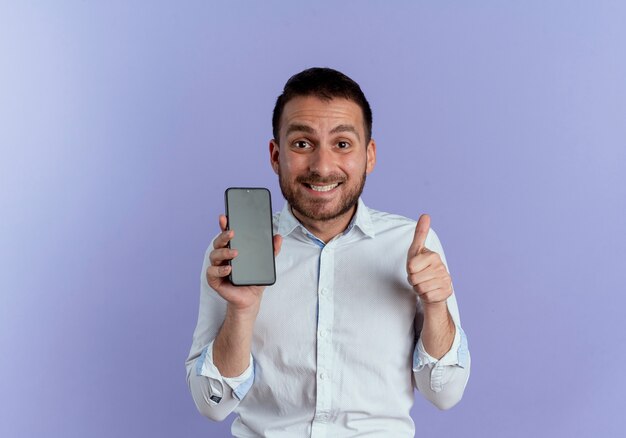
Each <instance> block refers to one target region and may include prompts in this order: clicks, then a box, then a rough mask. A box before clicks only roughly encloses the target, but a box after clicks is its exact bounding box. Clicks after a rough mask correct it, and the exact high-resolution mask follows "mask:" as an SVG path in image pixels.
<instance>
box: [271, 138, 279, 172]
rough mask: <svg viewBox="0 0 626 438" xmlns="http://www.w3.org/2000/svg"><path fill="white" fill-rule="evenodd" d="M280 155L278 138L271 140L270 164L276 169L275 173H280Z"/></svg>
mask: <svg viewBox="0 0 626 438" xmlns="http://www.w3.org/2000/svg"><path fill="white" fill-rule="evenodd" d="M279 157H280V147H279V146H278V143H277V142H276V140H274V139H271V140H270V164H271V165H272V169H274V173H275V174H276V175H278V159H279Z"/></svg>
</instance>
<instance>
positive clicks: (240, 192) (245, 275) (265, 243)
mask: <svg viewBox="0 0 626 438" xmlns="http://www.w3.org/2000/svg"><path fill="white" fill-rule="evenodd" d="M224 197H225V201H226V217H227V219H228V229H229V230H234V231H235V236H234V237H233V238H232V239H231V241H230V242H229V248H233V249H236V250H237V252H238V255H237V257H235V258H234V259H233V260H231V261H230V265H231V267H232V269H231V271H230V275H229V277H228V278H229V280H230V281H231V283H232V284H234V285H235V286H267V285H271V284H274V283H275V282H276V265H275V263H274V239H273V224H272V199H271V196H270V191H269V190H268V189H266V188H260V187H243V188H241V187H231V188H228V189H226V192H225V194H224Z"/></svg>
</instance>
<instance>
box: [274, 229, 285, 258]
mask: <svg viewBox="0 0 626 438" xmlns="http://www.w3.org/2000/svg"><path fill="white" fill-rule="evenodd" d="M282 246H283V236H281V235H280V234H275V235H274V257H276V256H277V255H278V253H280V248H281V247H282Z"/></svg>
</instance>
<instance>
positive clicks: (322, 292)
mask: <svg viewBox="0 0 626 438" xmlns="http://www.w3.org/2000/svg"><path fill="white" fill-rule="evenodd" d="M320 293H321V294H322V295H323V296H326V295H328V289H325V288H324V289H322V290H321V291H320Z"/></svg>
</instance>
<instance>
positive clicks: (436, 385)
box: [413, 325, 469, 392]
mask: <svg viewBox="0 0 626 438" xmlns="http://www.w3.org/2000/svg"><path fill="white" fill-rule="evenodd" d="M455 327H456V330H455V333H454V340H453V341H452V346H451V347H450V350H449V351H448V352H447V353H446V354H445V355H444V356H443V357H442V358H441V359H435V358H434V357H432V356H431V355H430V354H428V353H427V352H426V349H425V348H424V343H423V342H422V338H420V339H418V341H417V345H416V346H415V350H414V352H413V371H415V372H419V371H421V370H422V369H423V368H424V367H426V366H428V367H429V368H430V369H431V373H430V388H431V389H432V390H433V391H435V392H440V391H441V390H442V389H443V384H444V381H445V378H444V377H445V376H444V374H445V371H446V367H451V366H459V367H461V368H465V367H466V366H467V364H468V362H469V349H468V347H467V337H466V336H465V332H464V331H463V329H462V328H461V327H460V326H459V325H455Z"/></svg>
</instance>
